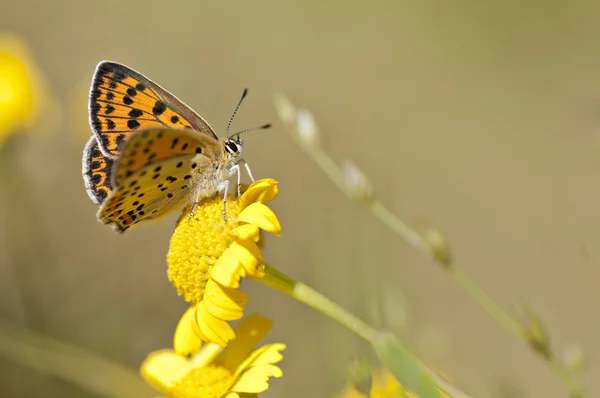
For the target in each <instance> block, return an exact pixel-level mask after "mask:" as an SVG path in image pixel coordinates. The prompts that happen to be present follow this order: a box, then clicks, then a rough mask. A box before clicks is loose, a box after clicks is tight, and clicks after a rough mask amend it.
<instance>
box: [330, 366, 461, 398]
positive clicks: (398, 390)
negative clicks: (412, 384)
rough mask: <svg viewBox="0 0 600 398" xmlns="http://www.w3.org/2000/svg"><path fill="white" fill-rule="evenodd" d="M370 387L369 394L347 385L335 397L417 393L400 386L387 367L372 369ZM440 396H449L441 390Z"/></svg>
mask: <svg viewBox="0 0 600 398" xmlns="http://www.w3.org/2000/svg"><path fill="white" fill-rule="evenodd" d="M372 376H373V378H372V387H371V392H370V393H369V395H365V394H363V393H361V392H359V391H358V390H357V389H356V388H355V387H354V386H349V387H347V388H346V389H345V390H344V391H343V392H342V393H341V394H339V395H338V396H337V398H365V397H368V398H418V395H416V394H414V393H412V392H410V391H408V390H407V389H406V388H404V387H402V385H401V384H400V383H398V381H397V380H396V379H395V378H394V376H393V375H392V374H391V373H390V372H389V371H388V370H387V369H380V370H375V371H373V375H372ZM440 394H441V395H442V397H445V398H450V397H449V396H448V395H447V394H445V393H444V392H443V391H440Z"/></svg>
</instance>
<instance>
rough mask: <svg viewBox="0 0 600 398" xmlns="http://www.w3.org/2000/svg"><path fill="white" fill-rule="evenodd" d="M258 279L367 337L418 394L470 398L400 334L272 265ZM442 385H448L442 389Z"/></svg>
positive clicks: (390, 368)
mask: <svg viewBox="0 0 600 398" xmlns="http://www.w3.org/2000/svg"><path fill="white" fill-rule="evenodd" d="M255 279H256V280H257V281H259V282H261V283H263V284H265V285H267V286H269V287H271V288H273V289H275V290H277V291H280V292H282V293H284V294H287V295H288V296H290V297H292V298H294V299H296V300H298V301H300V302H302V303H304V304H306V305H308V306H309V307H311V308H313V309H315V310H317V311H319V312H320V313H322V314H323V315H325V316H327V317H328V318H330V319H332V320H334V321H336V322H338V323H339V324H340V325H342V326H344V327H346V328H347V329H348V330H350V331H351V332H353V333H355V334H356V335H357V336H359V337H361V338H363V339H364V340H366V341H367V342H368V343H369V344H371V346H373V348H374V349H375V352H376V353H377V355H378V356H379V358H380V360H381V361H382V363H383V364H384V365H385V366H386V367H387V368H388V369H389V370H390V371H391V372H392V374H394V376H395V377H396V378H397V379H398V381H399V382H401V383H402V384H403V385H404V386H405V387H407V388H410V389H411V390H413V391H415V392H416V393H417V394H418V396H420V397H422V398H428V397H432V398H434V397H435V398H440V397H442V395H441V391H444V390H445V389H448V390H450V389H451V390H452V391H456V392H458V395H457V396H460V397H468V395H466V394H465V393H462V392H461V391H460V390H458V389H457V388H456V387H454V386H452V385H451V384H450V383H448V382H447V381H443V380H442V382H440V378H439V376H437V375H436V374H435V372H433V371H431V370H430V369H428V368H427V367H426V366H424V365H423V364H422V363H421V362H420V361H419V360H418V359H417V358H416V357H415V356H414V355H413V354H412V353H411V352H410V350H408V349H407V348H406V347H405V345H404V344H403V343H402V342H401V341H400V340H399V339H398V338H397V337H396V336H394V335H392V334H390V333H387V332H381V331H378V330H376V329H375V328H373V327H372V326H371V325H369V324H367V323H366V322H364V321H363V320H361V319H359V318H358V317H356V316H355V315H354V314H352V313H350V312H349V311H347V310H346V309H344V308H342V307H341V306H340V305H338V304H336V303H334V302H333V301H332V300H330V299H329V298H327V297H325V296H324V295H322V294H321V293H319V292H318V291H316V290H315V289H313V288H311V287H310V286H308V285H306V284H304V283H302V282H299V281H297V280H295V279H293V278H291V277H290V276H288V275H286V274H284V273H283V272H281V271H279V270H277V269H276V268H274V267H272V266H271V265H269V264H265V275H264V277H262V278H255ZM441 385H444V386H445V387H444V388H442V387H441Z"/></svg>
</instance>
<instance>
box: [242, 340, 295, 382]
mask: <svg viewBox="0 0 600 398" xmlns="http://www.w3.org/2000/svg"><path fill="white" fill-rule="evenodd" d="M284 349H285V344H268V345H265V346H262V347H260V348H259V349H257V350H256V351H254V352H253V353H252V354H251V355H250V356H248V358H246V360H245V361H244V362H243V363H242V364H241V365H240V367H239V368H238V369H237V370H236V374H239V373H241V372H243V371H244V370H245V369H248V368H252V367H255V366H263V365H271V364H274V363H277V362H279V361H281V360H282V359H283V355H281V353H280V352H279V351H282V350H284ZM277 377H279V376H277ZM249 392H251V391H249Z"/></svg>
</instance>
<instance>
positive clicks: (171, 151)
mask: <svg viewBox="0 0 600 398" xmlns="http://www.w3.org/2000/svg"><path fill="white" fill-rule="evenodd" d="M198 154H202V155H203V156H204V157H207V158H209V159H210V160H211V161H213V160H218V159H220V158H224V156H225V152H224V149H223V145H222V144H220V141H219V140H218V139H216V138H211V137H208V136H206V135H201V134H196V133H195V132H193V131H186V130H173V129H149V130H145V131H141V132H139V133H138V134H135V135H134V136H132V137H131V138H130V139H129V141H128V142H127V144H126V146H125V147H124V148H123V151H122V153H121V155H120V156H119V158H118V159H116V160H115V162H116V164H115V166H114V174H113V180H112V183H113V185H114V186H115V187H118V186H121V185H122V184H123V182H124V180H125V179H126V178H128V177H130V176H132V175H133V174H135V173H137V172H138V171H140V170H142V169H144V168H148V167H149V166H152V165H154V164H157V163H159V162H162V161H164V160H167V159H171V158H176V157H181V156H186V155H192V156H195V155H198Z"/></svg>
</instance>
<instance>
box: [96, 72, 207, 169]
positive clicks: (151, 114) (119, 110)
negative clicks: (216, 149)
mask: <svg viewBox="0 0 600 398" xmlns="http://www.w3.org/2000/svg"><path fill="white" fill-rule="evenodd" d="M89 114H90V125H91V127H92V130H93V131H94V134H95V136H96V138H97V140H98V143H99V145H100V149H101V150H102V152H104V153H105V154H106V155H108V156H111V157H115V156H117V155H118V154H119V146H120V145H121V143H122V142H123V141H126V140H127V139H128V138H129V137H130V136H131V135H132V134H133V133H134V132H136V131H139V130H143V129H146V128H151V127H171V128H179V129H190V130H195V131H198V132H200V133H203V134H206V135H208V136H209V137H211V138H213V139H217V136H216V135H215V133H214V131H213V129H212V128H211V127H210V125H209V124H208V123H207V122H206V121H205V120H204V119H203V118H202V117H201V116H200V115H198V114H197V113H196V112H194V111H193V110H192V109H190V108H189V107H188V106H187V105H185V104H184V103H183V102H181V101H180V100H179V99H178V98H177V97H175V96H174V95H173V94H171V93H169V92H168V91H167V90H165V89H163V88H162V87H160V86H159V85H158V84H156V83H154V82H153V81H151V80H150V79H148V78H147V77H145V76H143V75H142V74H141V73H138V72H136V71H134V70H133V69H131V68H129V67H127V66H125V65H121V64H118V63H115V62H109V61H103V62H101V63H99V64H98V66H97V67H96V72H95V74H94V78H93V79H92V87H91V91H90V99H89Z"/></svg>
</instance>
